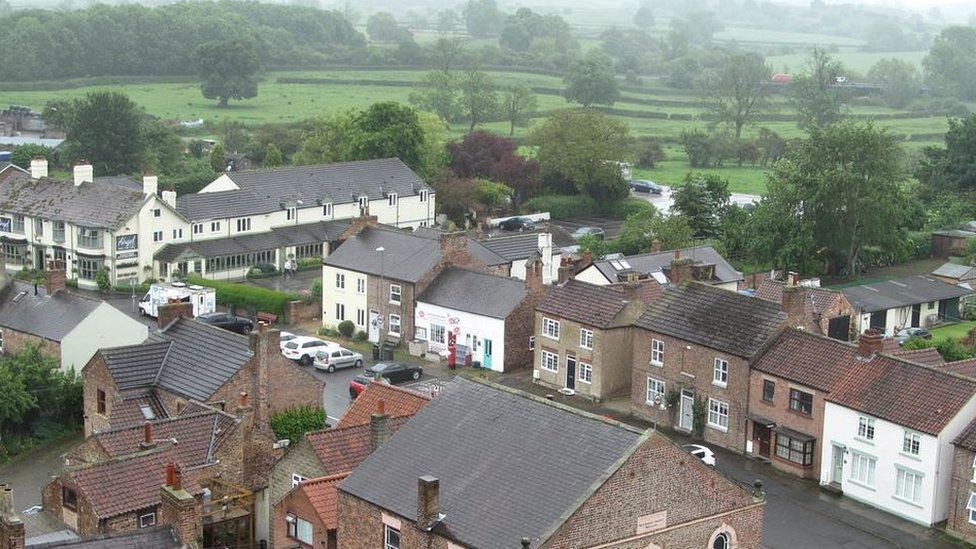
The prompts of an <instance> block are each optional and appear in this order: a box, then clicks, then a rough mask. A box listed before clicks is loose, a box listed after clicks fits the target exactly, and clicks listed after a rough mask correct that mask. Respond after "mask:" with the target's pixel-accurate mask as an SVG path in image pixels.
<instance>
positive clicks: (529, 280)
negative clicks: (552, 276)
mask: <svg viewBox="0 0 976 549" xmlns="http://www.w3.org/2000/svg"><path fill="white" fill-rule="evenodd" d="M544 269H545V265H543V263H542V258H541V257H537V258H535V260H534V261H532V263H531V264H529V263H528V261H527V262H526V265H525V289H526V290H528V291H529V293H537V292H541V291H542V289H543V288H544V287H545V285H546V284H545V280H544V279H543V276H542V275H543V270H544Z"/></svg>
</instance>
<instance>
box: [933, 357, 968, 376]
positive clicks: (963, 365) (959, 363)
mask: <svg viewBox="0 0 976 549" xmlns="http://www.w3.org/2000/svg"><path fill="white" fill-rule="evenodd" d="M939 368H940V369H941V370H945V371H947V372H953V373H956V374H959V375H961V376H966V377H972V378H976V358H967V359H965V360H956V361H954V362H946V363H943V364H942V365H941V366H940V367H939Z"/></svg>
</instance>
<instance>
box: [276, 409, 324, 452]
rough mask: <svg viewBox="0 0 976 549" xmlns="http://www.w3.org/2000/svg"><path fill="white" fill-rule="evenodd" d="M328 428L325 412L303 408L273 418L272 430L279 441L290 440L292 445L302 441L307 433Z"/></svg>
mask: <svg viewBox="0 0 976 549" xmlns="http://www.w3.org/2000/svg"><path fill="white" fill-rule="evenodd" d="M326 427H328V424H326V423H325V410H323V409H322V408H312V407H311V406H301V407H297V408H289V409H287V410H285V411H283V412H279V413H277V414H275V415H273V416H271V430H272V431H274V434H275V438H277V439H278V440H281V439H288V440H290V441H291V442H292V443H296V442H298V441H300V440H302V437H303V436H305V433H307V432H309V431H318V430H320V429H324V428H326Z"/></svg>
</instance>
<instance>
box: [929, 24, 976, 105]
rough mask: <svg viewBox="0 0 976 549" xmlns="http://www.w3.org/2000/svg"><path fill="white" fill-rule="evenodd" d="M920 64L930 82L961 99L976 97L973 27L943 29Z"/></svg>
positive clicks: (975, 48) (975, 52) (975, 47)
mask: <svg viewBox="0 0 976 549" xmlns="http://www.w3.org/2000/svg"><path fill="white" fill-rule="evenodd" d="M922 66H923V67H924V68H925V77H926V79H927V80H928V81H929V82H931V83H932V84H934V85H936V86H938V87H940V88H942V89H943V90H945V91H946V92H948V93H949V94H951V95H953V96H954V97H957V98H959V99H962V100H964V101H972V100H974V99H976V28H973V27H949V28H947V29H943V30H942V32H941V33H939V36H937V37H935V41H934V42H933V43H932V49H931V50H929V54H928V55H927V56H926V57H925V59H924V60H923V61H922Z"/></svg>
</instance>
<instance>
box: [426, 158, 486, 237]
mask: <svg viewBox="0 0 976 549" xmlns="http://www.w3.org/2000/svg"><path fill="white" fill-rule="evenodd" d="M433 187H434V191H435V192H436V193H437V210H438V212H440V213H442V214H444V215H446V216H447V218H448V219H449V220H451V221H452V222H453V223H454V224H455V225H457V226H458V227H466V226H467V222H468V219H469V218H470V217H471V212H472V210H474V209H475V208H476V207H477V204H478V201H479V198H480V196H479V191H478V184H477V183H476V182H475V180H474V179H473V178H470V177H458V176H456V175H454V174H452V173H450V172H449V171H447V170H445V173H444V174H443V175H442V176H441V177H440V178H438V179H437V180H435V181H434V183H433Z"/></svg>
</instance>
